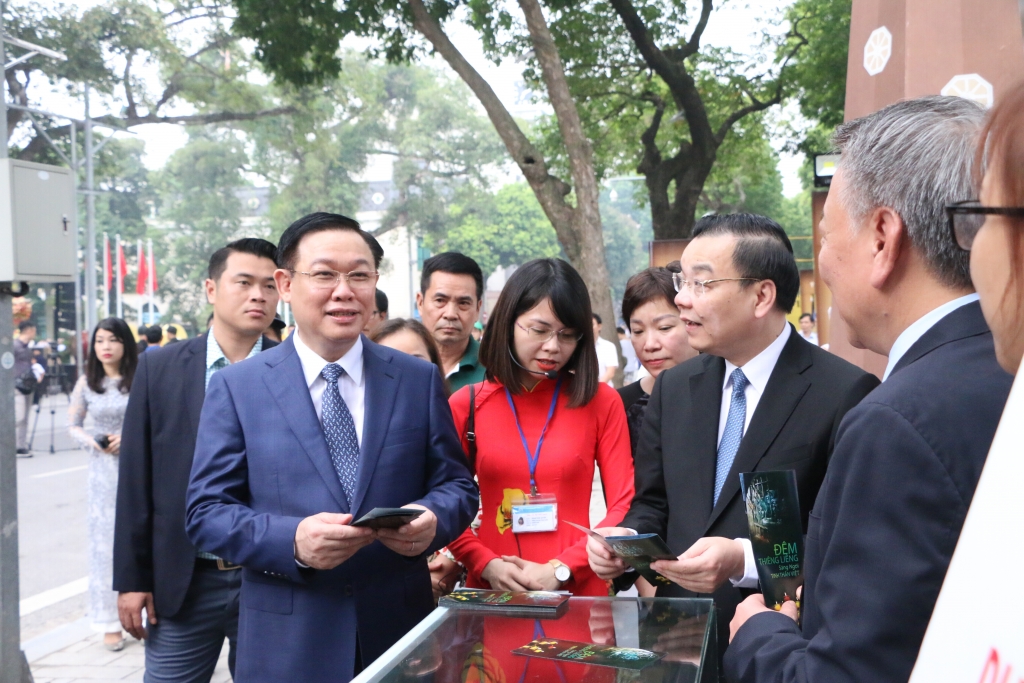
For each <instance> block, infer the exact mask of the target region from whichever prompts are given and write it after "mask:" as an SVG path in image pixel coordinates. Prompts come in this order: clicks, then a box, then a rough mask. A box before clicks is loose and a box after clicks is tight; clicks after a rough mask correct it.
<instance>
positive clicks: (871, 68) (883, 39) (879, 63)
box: [864, 26, 892, 76]
mask: <svg viewBox="0 0 1024 683" xmlns="http://www.w3.org/2000/svg"><path fill="white" fill-rule="evenodd" d="M890 57H892V34H891V33H889V29H887V28H886V27H884V26H882V27H880V28H876V29H875V30H874V31H872V32H871V35H870V36H868V42H867V43H866V44H865V45H864V70H865V71H867V72H868V75H870V76H877V75H878V74H880V73H882V72H883V71H884V70H885V65H886V64H888V63H889V58H890Z"/></svg>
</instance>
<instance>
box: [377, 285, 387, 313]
mask: <svg viewBox="0 0 1024 683" xmlns="http://www.w3.org/2000/svg"><path fill="white" fill-rule="evenodd" d="M374 297H375V301H374V304H375V305H376V306H377V312H378V313H387V312H388V295H387V294H385V293H384V292H382V291H380V290H379V289H378V290H377V291H376V293H375V294H374Z"/></svg>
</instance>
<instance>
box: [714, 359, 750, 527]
mask: <svg viewBox="0 0 1024 683" xmlns="http://www.w3.org/2000/svg"><path fill="white" fill-rule="evenodd" d="M731 377H732V403H730V404H729V418H728V419H727V420H726V421H725V431H724V432H722V443H720V444H719V445H718V465H717V466H716V467H715V502H714V503H713V504H712V507H714V506H715V505H718V496H719V495H720V494H721V493H722V487H723V486H725V478H726V477H728V476H729V471H730V470H731V469H732V461H733V460H735V459H736V451H738V450H739V448H740V441H742V440H743V425H744V423H745V422H746V421H747V394H746V392H745V391H744V390H745V389H746V388H747V384H748V383H749V382H748V380H747V376H746V375H744V374H743V371H742V370H740V369H739V368H736V369H735V370H733V371H732V375H731Z"/></svg>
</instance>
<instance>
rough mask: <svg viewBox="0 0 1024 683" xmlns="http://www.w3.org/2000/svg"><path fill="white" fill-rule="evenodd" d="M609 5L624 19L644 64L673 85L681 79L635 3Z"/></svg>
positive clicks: (624, 1)
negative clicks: (655, 41) (654, 39)
mask: <svg viewBox="0 0 1024 683" xmlns="http://www.w3.org/2000/svg"><path fill="white" fill-rule="evenodd" d="M710 2H711V0H705V3H710ZM609 4H611V6H612V7H613V8H614V9H615V13H616V14H618V15H619V18H620V19H622V23H623V25H624V26H625V27H626V31H627V32H628V33H629V37H630V38H632V39H633V43H634V44H635V45H636V47H637V49H638V50H639V51H640V56H642V57H643V59H644V62H646V63H647V65H648V66H650V67H651V68H652V69H654V71H655V72H656V73H657V74H658V75H659V76H661V77H662V78H663V79H664V80H665V82H666V83H669V84H670V85H671V83H672V82H673V81H675V80H676V79H677V78H678V77H679V73H678V70H677V69H676V66H675V65H674V64H673V63H672V62H671V61H669V59H668V58H667V57H666V56H665V54H664V53H663V52H662V51H661V49H660V48H659V47H658V46H657V45H655V44H654V41H653V40H652V39H651V34H650V33H649V32H648V31H647V26H645V25H644V20H643V19H641V18H640V15H639V14H638V13H637V11H636V8H635V7H633V3H632V2H630V0H609Z"/></svg>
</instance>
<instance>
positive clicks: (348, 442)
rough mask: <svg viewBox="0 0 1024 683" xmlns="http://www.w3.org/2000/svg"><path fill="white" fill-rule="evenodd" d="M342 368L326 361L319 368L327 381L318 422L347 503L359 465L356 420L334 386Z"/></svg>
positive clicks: (354, 486)
mask: <svg viewBox="0 0 1024 683" xmlns="http://www.w3.org/2000/svg"><path fill="white" fill-rule="evenodd" d="M344 372H345V370H344V369H342V367H341V366H340V365H338V364H337V363H328V364H327V365H325V366H324V369H323V370H322V371H321V372H320V374H321V375H323V378H324V379H325V380H326V381H327V388H326V389H325V390H324V398H323V406H322V410H321V415H322V417H321V422H323V426H324V436H325V437H326V438H327V448H328V449H329V450H330V452H331V462H332V463H334V471H335V472H337V473H338V479H339V480H340V481H341V488H343V489H344V490H345V498H347V499H348V502H349V505H351V504H352V496H353V494H354V493H355V490H356V471H357V469H358V467H359V439H358V438H357V437H356V423H355V421H354V420H353V419H352V413H350V412H349V410H348V406H347V405H345V401H343V400H342V398H341V392H340V391H339V390H338V378H339V377H341V375H342V374H343V373H344Z"/></svg>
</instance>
